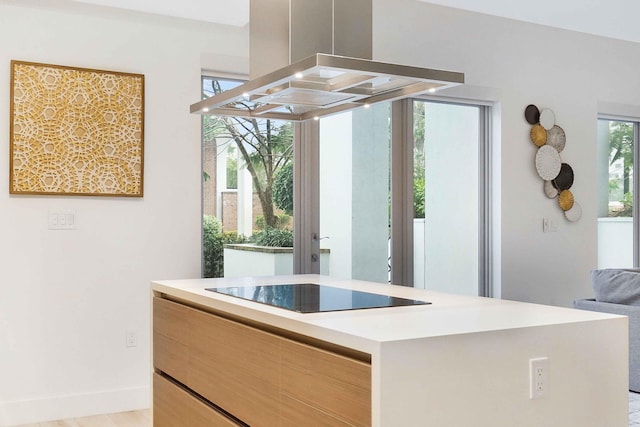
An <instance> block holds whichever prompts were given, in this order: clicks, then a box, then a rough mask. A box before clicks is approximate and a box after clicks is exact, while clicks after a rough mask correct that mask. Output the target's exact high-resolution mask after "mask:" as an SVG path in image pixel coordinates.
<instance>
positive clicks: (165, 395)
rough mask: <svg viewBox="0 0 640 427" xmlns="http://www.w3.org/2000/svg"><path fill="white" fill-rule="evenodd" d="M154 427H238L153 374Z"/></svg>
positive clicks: (167, 380) (181, 389)
mask: <svg viewBox="0 0 640 427" xmlns="http://www.w3.org/2000/svg"><path fill="white" fill-rule="evenodd" d="M153 425H154V427H176V426H186V427H238V426H241V425H242V424H239V423H236V422H235V421H233V420H232V419H230V418H228V417H227V416H225V415H224V414H222V413H220V412H219V411H217V410H216V409H215V408H213V407H212V406H210V405H208V404H207V403H206V402H203V401H202V400H200V399H198V398H197V397H195V396H194V395H192V394H191V393H189V392H188V391H186V390H184V389H183V388H182V387H180V386H179V385H177V384H175V383H173V382H172V381H170V380H169V379H167V378H165V377H162V376H160V375H159V374H156V373H154V374H153Z"/></svg>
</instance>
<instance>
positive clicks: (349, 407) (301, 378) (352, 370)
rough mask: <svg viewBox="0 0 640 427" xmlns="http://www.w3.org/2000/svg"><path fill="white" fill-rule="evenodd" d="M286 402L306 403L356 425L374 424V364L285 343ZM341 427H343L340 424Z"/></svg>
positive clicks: (283, 362)
mask: <svg viewBox="0 0 640 427" xmlns="http://www.w3.org/2000/svg"><path fill="white" fill-rule="evenodd" d="M281 351H282V368H281V369H282V373H283V375H282V386H281V393H282V396H283V399H284V398H285V397H287V398H290V399H291V400H290V401H288V405H287V406H289V408H290V409H291V410H293V408H294V407H295V406H296V405H295V401H299V402H301V403H302V404H300V405H298V406H299V409H300V411H303V412H305V411H308V408H306V406H305V404H306V405H308V406H310V407H313V408H316V409H318V410H320V411H322V412H324V413H327V414H330V415H332V416H334V417H336V418H338V419H341V420H345V421H347V422H348V423H349V424H352V425H356V426H369V425H371V365H369V364H367V363H364V362H360V361H357V360H354V359H350V358H348V357H344V356H341V355H338V354H335V353H332V352H329V351H325V350H322V349H318V348H315V347H311V346H309V345H305V344H301V343H297V342H294V341H289V340H284V339H283V342H282V349H281ZM337 425H340V424H337Z"/></svg>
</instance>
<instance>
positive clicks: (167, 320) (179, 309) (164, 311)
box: [153, 298, 190, 345]
mask: <svg viewBox="0 0 640 427" xmlns="http://www.w3.org/2000/svg"><path fill="white" fill-rule="evenodd" d="M189 311H190V309H189V308H188V307H186V306H184V305H182V304H178V303H175V302H172V301H168V300H166V299H162V298H154V299H153V331H154V332H156V333H159V334H162V335H164V336H165V337H167V338H171V339H172V340H174V341H176V342H178V343H180V344H184V345H186V344H187V332H188V330H189V329H188V322H189V320H188V318H189Z"/></svg>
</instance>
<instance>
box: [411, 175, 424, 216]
mask: <svg viewBox="0 0 640 427" xmlns="http://www.w3.org/2000/svg"><path fill="white" fill-rule="evenodd" d="M413 217H414V218H424V177H421V178H417V179H414V181H413Z"/></svg>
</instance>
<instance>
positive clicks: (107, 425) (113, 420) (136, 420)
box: [20, 409, 151, 427]
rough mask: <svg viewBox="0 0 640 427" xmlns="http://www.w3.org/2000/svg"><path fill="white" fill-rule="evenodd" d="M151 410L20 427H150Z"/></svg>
mask: <svg viewBox="0 0 640 427" xmlns="http://www.w3.org/2000/svg"><path fill="white" fill-rule="evenodd" d="M150 426H151V410H150V409H145V410H142V411H130V412H120V413H117V414H106V415H95V416H92V417H84V418H73V419H70V420H61V421H49V422H46V423H36V424H24V425H22V426H20V427H150Z"/></svg>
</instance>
